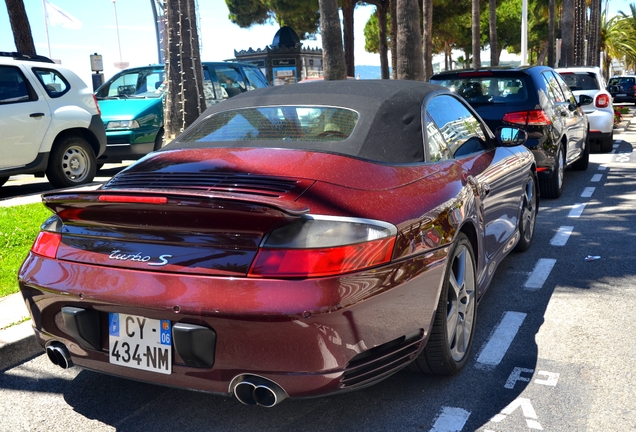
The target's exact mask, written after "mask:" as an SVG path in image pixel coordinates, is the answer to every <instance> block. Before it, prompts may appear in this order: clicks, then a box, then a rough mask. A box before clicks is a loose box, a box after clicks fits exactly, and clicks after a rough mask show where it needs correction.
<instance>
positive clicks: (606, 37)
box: [600, 12, 636, 76]
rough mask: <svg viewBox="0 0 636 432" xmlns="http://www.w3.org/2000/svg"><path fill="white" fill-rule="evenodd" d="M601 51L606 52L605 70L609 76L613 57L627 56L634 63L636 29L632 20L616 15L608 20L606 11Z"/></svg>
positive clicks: (602, 16) (602, 23)
mask: <svg viewBox="0 0 636 432" xmlns="http://www.w3.org/2000/svg"><path fill="white" fill-rule="evenodd" d="M600 42H601V51H603V52H605V59H604V62H603V71H604V73H605V76H609V67H610V64H611V63H612V60H613V59H621V58H625V59H626V60H627V61H631V63H633V61H634V59H635V58H636V31H634V27H633V26H632V23H631V22H630V20H628V19H626V18H625V17H621V16H619V15H616V16H614V17H612V18H610V19H609V20H607V15H606V13H605V12H603V14H602V15H601V39H600Z"/></svg>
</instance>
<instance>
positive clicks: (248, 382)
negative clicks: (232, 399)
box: [230, 375, 287, 408]
mask: <svg viewBox="0 0 636 432" xmlns="http://www.w3.org/2000/svg"><path fill="white" fill-rule="evenodd" d="M230 390H231V392H232V393H234V396H236V398H237V399H238V400H239V402H241V403H242V404H244V405H248V406H255V405H259V406H263V407H266V408H271V407H273V406H274V405H276V404H279V403H281V402H282V401H283V400H285V399H286V398H287V392H285V390H283V388H282V387H281V386H280V385H278V384H276V383H275V382H274V381H272V380H270V379H267V378H263V377H261V376H258V375H239V376H237V377H235V378H234V379H233V380H232V383H231V384H230Z"/></svg>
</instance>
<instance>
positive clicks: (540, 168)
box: [537, 167, 547, 172]
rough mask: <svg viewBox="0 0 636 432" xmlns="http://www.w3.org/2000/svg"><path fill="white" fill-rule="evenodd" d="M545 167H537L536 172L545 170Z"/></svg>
mask: <svg viewBox="0 0 636 432" xmlns="http://www.w3.org/2000/svg"><path fill="white" fill-rule="evenodd" d="M546 170H547V168H546V167H537V172H539V171H546Z"/></svg>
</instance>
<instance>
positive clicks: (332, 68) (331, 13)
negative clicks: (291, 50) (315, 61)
mask: <svg viewBox="0 0 636 432" xmlns="http://www.w3.org/2000/svg"><path fill="white" fill-rule="evenodd" d="M319 7H320V33H321V35H322V55H323V59H324V63H323V69H324V77H325V79H326V80H344V79H347V70H346V66H345V57H344V51H343V49H342V32H341V30H340V17H339V16H338V0H320V1H319Z"/></svg>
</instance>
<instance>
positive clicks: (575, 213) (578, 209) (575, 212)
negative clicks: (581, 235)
mask: <svg viewBox="0 0 636 432" xmlns="http://www.w3.org/2000/svg"><path fill="white" fill-rule="evenodd" d="M583 210H585V203H583V204H574V207H572V210H570V214H568V217H571V218H577V217H580V216H581V214H583Z"/></svg>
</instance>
